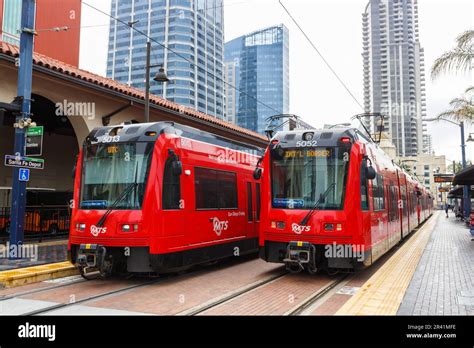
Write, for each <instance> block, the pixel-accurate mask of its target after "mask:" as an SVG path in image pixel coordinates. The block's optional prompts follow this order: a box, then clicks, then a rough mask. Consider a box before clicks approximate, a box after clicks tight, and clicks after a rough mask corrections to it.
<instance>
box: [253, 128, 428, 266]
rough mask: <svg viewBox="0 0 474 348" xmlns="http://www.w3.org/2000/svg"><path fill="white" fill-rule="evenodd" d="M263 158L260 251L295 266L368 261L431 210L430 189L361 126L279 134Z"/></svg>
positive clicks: (272, 258)
mask: <svg viewBox="0 0 474 348" xmlns="http://www.w3.org/2000/svg"><path fill="white" fill-rule="evenodd" d="M262 163H263V178H262V201H263V206H262V217H261V222H260V226H259V228H260V257H261V258H262V259H264V260H266V261H268V262H277V263H285V264H286V266H287V268H288V269H289V270H290V271H294V272H299V271H301V270H303V269H306V270H308V272H310V273H314V272H316V271H317V270H319V269H326V270H327V271H329V272H333V271H343V270H346V271H349V270H354V269H358V268H362V267H364V266H368V265H370V264H372V263H373V262H374V261H375V260H376V259H378V258H379V257H380V256H382V255H383V254H384V253H386V252H387V251H388V250H389V249H390V248H392V247H393V246H394V245H396V244H397V243H398V242H400V241H401V240H402V239H403V238H404V237H406V236H407V235H408V234H409V233H410V232H411V231H413V229H415V228H416V227H417V226H419V225H420V224H421V223H422V222H423V221H425V220H426V219H427V218H428V217H429V216H430V215H431V211H432V197H431V195H430V193H429V192H428V191H427V190H426V189H425V188H424V187H423V186H422V185H421V184H420V183H418V182H417V181H415V180H414V179H413V178H412V177H411V176H410V175H409V174H408V173H407V172H405V171H404V170H402V169H401V168H400V167H399V166H397V165H396V164H395V163H394V162H393V161H392V160H391V159H390V158H389V157H388V156H387V155H386V154H385V153H384V152H383V151H382V150H381V149H380V148H379V147H378V146H377V145H376V144H374V143H373V142H372V141H371V140H370V139H368V138H367V137H366V136H365V135H364V134H362V133H361V132H359V131H358V130H356V129H351V128H335V129H328V130H296V131H289V132H279V133H277V134H276V136H275V137H274V138H273V139H272V141H271V144H270V146H269V147H268V149H267V151H266V153H265V156H264V158H263V162H262Z"/></svg>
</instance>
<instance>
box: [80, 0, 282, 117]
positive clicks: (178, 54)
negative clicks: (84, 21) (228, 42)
mask: <svg viewBox="0 0 474 348" xmlns="http://www.w3.org/2000/svg"><path fill="white" fill-rule="evenodd" d="M82 3H83V4H84V5H86V6H87V7H89V8H91V9H93V10H95V11H97V12H100V13H102V14H104V15H105V16H108V17H110V18H111V19H113V20H115V21H116V22H118V23H121V24H122V25H124V26H126V27H128V28H131V29H132V30H134V31H135V32H137V33H139V34H140V35H143V36H144V37H146V38H147V39H148V40H150V41H153V42H155V43H156V44H158V45H159V46H161V47H163V48H164V49H166V50H168V51H169V52H171V53H173V54H175V55H176V56H177V57H179V58H181V59H183V60H184V61H186V62H188V63H189V64H190V65H192V66H193V67H198V66H197V65H196V64H195V63H194V62H193V61H191V60H189V59H188V58H186V57H185V56H183V55H182V54H180V53H179V52H176V51H175V50H173V49H172V48H170V47H168V46H167V45H165V44H163V43H161V42H159V41H157V40H155V39H153V38H152V37H150V36H149V35H148V34H147V33H145V32H144V31H142V30H140V29H137V28H135V27H134V26H133V25H130V24H129V23H127V22H125V21H123V20H121V19H119V18H116V17H114V16H113V15H111V14H109V13H107V12H104V11H102V10H101V9H98V8H97V7H94V6H92V5H91V4H88V3H87V2H85V1H83V2H82ZM203 70H204V71H205V72H206V73H207V74H208V75H209V76H211V77H213V78H215V79H217V80H218V81H220V82H222V83H223V84H224V85H226V86H228V87H230V88H232V89H234V90H235V91H237V92H239V93H241V94H243V95H245V96H247V97H249V98H251V99H253V100H255V101H256V102H257V103H259V104H260V105H262V106H264V107H266V108H268V109H269V110H272V111H274V112H275V113H276V114H279V113H280V111H279V110H277V109H275V108H273V107H272V106H270V105H268V104H266V103H264V102H262V101H261V100H259V99H257V98H256V97H254V96H253V95H251V94H249V93H247V92H245V91H242V90H241V89H239V88H237V87H235V86H234V85H232V84H230V83H228V82H226V81H225V80H224V79H223V78H221V77H219V76H217V75H215V74H213V73H212V72H209V71H208V70H206V69H203Z"/></svg>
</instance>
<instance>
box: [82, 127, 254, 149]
mask: <svg viewBox="0 0 474 348" xmlns="http://www.w3.org/2000/svg"><path fill="white" fill-rule="evenodd" d="M162 134H174V135H176V136H179V137H184V138H189V139H192V140H197V141H202V142H205V143H208V144H212V145H216V146H220V147H224V148H229V149H232V150H237V151H245V152H254V153H255V154H260V153H263V149H262V148H259V147H257V146H253V145H248V144H245V143H241V142H238V141H235V140H231V139H227V138H225V137H222V136H219V135H216V134H212V133H209V132H206V131H203V130H200V129H197V128H193V127H189V126H184V125H182V124H179V123H176V122H170V121H163V122H154V123H135V124H122V125H113V126H107V127H97V128H94V129H93V130H92V131H91V133H90V134H89V135H88V136H87V137H86V139H85V140H84V145H85V146H87V145H93V144H97V143H101V142H103V140H104V138H105V137H107V136H116V135H118V136H120V138H119V141H117V142H116V143H130V142H155V141H156V140H157V139H158V138H159V137H160V136H161V135H162Z"/></svg>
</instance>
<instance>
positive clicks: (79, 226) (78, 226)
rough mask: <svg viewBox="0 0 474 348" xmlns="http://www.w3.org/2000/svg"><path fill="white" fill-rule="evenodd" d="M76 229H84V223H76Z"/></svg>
mask: <svg viewBox="0 0 474 348" xmlns="http://www.w3.org/2000/svg"><path fill="white" fill-rule="evenodd" d="M76 230H78V231H85V230H86V224H76Z"/></svg>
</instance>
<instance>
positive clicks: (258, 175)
mask: <svg viewBox="0 0 474 348" xmlns="http://www.w3.org/2000/svg"><path fill="white" fill-rule="evenodd" d="M261 177H262V168H255V170H254V171H253V178H254V179H255V180H260V178H261Z"/></svg>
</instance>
